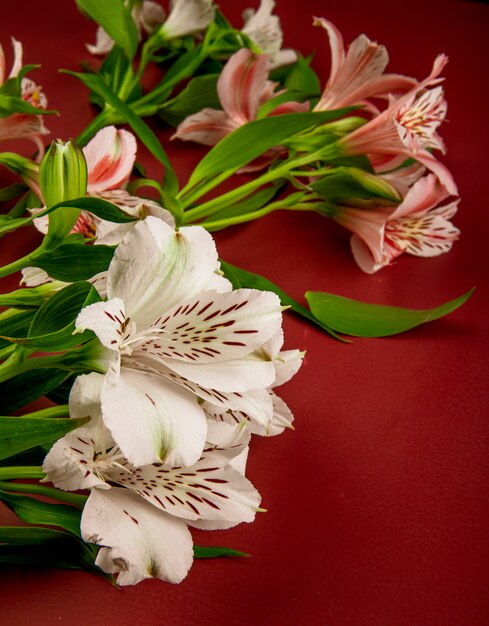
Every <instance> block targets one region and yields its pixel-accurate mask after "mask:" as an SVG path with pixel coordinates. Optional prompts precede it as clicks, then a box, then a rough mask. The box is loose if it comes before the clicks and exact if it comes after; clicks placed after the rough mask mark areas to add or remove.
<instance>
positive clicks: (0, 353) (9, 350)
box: [0, 344, 17, 361]
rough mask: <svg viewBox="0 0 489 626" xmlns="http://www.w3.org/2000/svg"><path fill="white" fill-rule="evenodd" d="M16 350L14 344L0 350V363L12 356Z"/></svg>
mask: <svg viewBox="0 0 489 626" xmlns="http://www.w3.org/2000/svg"><path fill="white" fill-rule="evenodd" d="M16 350H17V346H16V345H14V344H11V345H10V346H5V348H2V349H1V350H0V361H4V360H5V359H8V358H9V357H10V356H12V354H13V353H14V352H15V351H16Z"/></svg>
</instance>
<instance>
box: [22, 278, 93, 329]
mask: <svg viewBox="0 0 489 626" xmlns="http://www.w3.org/2000/svg"><path fill="white" fill-rule="evenodd" d="M92 290H93V286H92V285H90V283H87V282H78V283H73V284H72V285H68V286H66V287H64V288H63V289H60V290H59V291H57V292H56V293H55V294H54V295H53V296H51V298H49V300H47V301H46V302H45V303H44V304H43V305H42V306H41V308H40V309H39V310H38V312H37V313H36V316H35V317H34V319H33V320H32V324H31V327H30V329H29V334H28V337H36V336H40V335H47V334H48V333H52V332H55V331H57V330H61V329H63V328H65V327H66V326H67V325H68V324H70V323H71V322H73V321H74V320H75V318H76V316H77V315H78V313H79V312H80V311H81V309H82V308H83V306H84V305H85V303H86V300H87V297H88V295H89V293H90V292H91V291H92Z"/></svg>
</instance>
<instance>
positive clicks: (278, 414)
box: [202, 331, 304, 437]
mask: <svg viewBox="0 0 489 626" xmlns="http://www.w3.org/2000/svg"><path fill="white" fill-rule="evenodd" d="M283 340H284V338H283V332H282V331H279V332H278V333H276V335H275V336H273V337H272V338H271V339H270V340H269V341H267V342H266V343H265V344H264V345H263V346H262V348H261V351H262V353H264V355H266V358H268V359H269V360H270V361H271V362H272V363H273V364H274V366H275V381H274V383H273V384H272V385H270V387H269V388H268V389H267V390H266V393H265V394H263V395H262V396H261V397H260V398H256V401H257V402H258V404H260V403H262V402H265V403H266V404H265V405H264V406H263V407H262V408H263V413H264V414H266V415H269V407H270V406H271V407H272V413H271V416H270V417H269V418H268V419H267V420H266V421H265V420H263V419H260V417H261V414H260V413H259V412H258V411H256V410H255V411H253V410H252V411H246V410H243V409H240V410H233V409H231V408H229V409H227V410H223V407H222V406H217V405H216V404H215V403H213V402H212V401H207V402H204V404H203V405H202V407H203V408H204V410H205V412H206V414H207V416H208V417H209V418H210V419H213V420H218V421H219V422H224V423H228V424H233V425H239V426H241V427H246V429H247V430H248V431H249V432H250V433H253V434H255V435H262V436H267V437H271V436H274V435H278V434H280V433H282V432H283V431H284V429H285V428H292V422H293V421H294V416H293V414H292V411H291V410H290V409H289V407H288V406H287V405H286V403H285V402H284V401H283V400H282V399H281V398H279V397H278V396H277V395H276V394H275V393H274V391H273V389H274V388H275V387H278V386H280V385H283V384H284V383H286V382H287V381H288V380H290V379H291V378H292V377H293V376H294V375H295V374H296V373H297V372H298V370H299V368H300V367H301V365H302V360H303V358H304V352H301V351H300V350H281V347H282V345H283ZM265 407H266V408H265Z"/></svg>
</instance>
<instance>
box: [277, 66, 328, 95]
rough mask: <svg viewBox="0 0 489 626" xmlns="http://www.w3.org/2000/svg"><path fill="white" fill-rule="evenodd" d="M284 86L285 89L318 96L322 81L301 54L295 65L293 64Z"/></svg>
mask: <svg viewBox="0 0 489 626" xmlns="http://www.w3.org/2000/svg"><path fill="white" fill-rule="evenodd" d="M284 87H285V89H290V90H293V91H301V92H302V93H308V94H315V95H317V96H319V94H320V93H321V81H320V80H319V77H318V75H317V74H316V72H315V71H314V70H313V69H312V67H311V66H310V65H309V63H308V62H307V61H306V59H304V57H302V56H299V58H298V59H297V61H296V62H295V63H294V65H292V68H291V70H290V71H289V73H288V75H287V78H286V79H285V83H284Z"/></svg>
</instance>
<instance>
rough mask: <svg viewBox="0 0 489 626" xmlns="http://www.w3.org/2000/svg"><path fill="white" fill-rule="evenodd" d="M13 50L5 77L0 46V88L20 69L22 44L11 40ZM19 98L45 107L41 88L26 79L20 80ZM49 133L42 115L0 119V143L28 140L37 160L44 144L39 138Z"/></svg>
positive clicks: (17, 114) (42, 152)
mask: <svg viewBox="0 0 489 626" xmlns="http://www.w3.org/2000/svg"><path fill="white" fill-rule="evenodd" d="M12 47H13V49H14V62H13V64H12V69H11V70H10V74H9V75H8V77H7V76H6V67H5V65H6V63H5V54H4V51H3V48H2V46H1V45H0V87H1V86H2V85H3V84H4V83H5V82H6V80H7V79H11V78H17V76H18V75H19V72H20V70H21V69H22V52H23V51H22V44H21V43H20V42H19V41H16V40H15V39H12ZM21 96H22V99H23V100H24V102H26V103H28V104H30V105H31V106H33V107H35V108H38V109H45V108H46V106H47V100H46V96H45V95H44V93H43V91H42V88H41V87H39V86H38V85H36V83H34V82H33V81H32V80H30V79H28V78H22V80H21ZM48 133H49V131H48V130H47V129H46V127H45V126H44V122H43V119H42V115H33V114H31V113H18V112H16V113H12V114H11V115H9V116H7V117H2V118H0V141H5V140H7V139H30V140H31V141H33V142H34V143H35V144H36V146H37V148H38V151H39V152H38V159H39V160H40V159H41V158H42V156H43V154H44V144H43V143H42V140H41V137H42V136H43V135H47V134H48Z"/></svg>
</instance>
